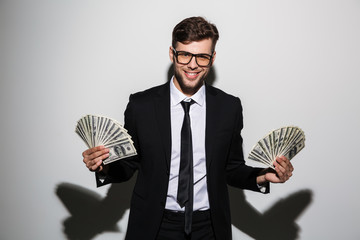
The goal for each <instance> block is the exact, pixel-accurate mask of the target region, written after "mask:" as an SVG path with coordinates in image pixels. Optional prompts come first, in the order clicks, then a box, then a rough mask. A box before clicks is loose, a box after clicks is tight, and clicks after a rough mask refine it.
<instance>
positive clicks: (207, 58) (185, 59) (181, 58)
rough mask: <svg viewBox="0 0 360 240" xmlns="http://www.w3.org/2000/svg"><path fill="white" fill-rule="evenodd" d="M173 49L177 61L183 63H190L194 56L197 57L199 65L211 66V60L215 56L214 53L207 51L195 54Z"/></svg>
mask: <svg viewBox="0 0 360 240" xmlns="http://www.w3.org/2000/svg"><path fill="white" fill-rule="evenodd" d="M173 51H174V56H175V58H176V61H177V62H178V63H180V64H183V65H186V64H189V63H190V62H191V60H192V58H193V57H195V61H196V64H197V65H198V66H199V67H209V66H210V65H211V62H212V61H211V60H212V58H213V54H211V55H209V54H205V53H200V54H193V53H189V52H185V51H176V50H175V49H173Z"/></svg>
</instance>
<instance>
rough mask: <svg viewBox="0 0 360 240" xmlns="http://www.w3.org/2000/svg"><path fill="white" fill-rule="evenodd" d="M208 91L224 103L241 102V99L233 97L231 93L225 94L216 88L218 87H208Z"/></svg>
mask: <svg viewBox="0 0 360 240" xmlns="http://www.w3.org/2000/svg"><path fill="white" fill-rule="evenodd" d="M206 87H207V89H208V92H209V93H210V94H213V95H215V96H216V97H217V98H218V99H222V100H224V101H227V102H234V103H235V102H241V101H240V98H239V97H236V96H234V95H231V94H229V93H226V92H224V91H223V90H221V89H219V88H216V87H213V86H209V85H206Z"/></svg>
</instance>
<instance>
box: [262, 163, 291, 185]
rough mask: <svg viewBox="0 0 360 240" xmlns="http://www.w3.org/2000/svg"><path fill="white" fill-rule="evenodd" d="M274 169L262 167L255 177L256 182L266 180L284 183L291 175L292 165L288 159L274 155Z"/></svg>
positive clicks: (264, 181)
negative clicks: (262, 169)
mask: <svg viewBox="0 0 360 240" xmlns="http://www.w3.org/2000/svg"><path fill="white" fill-rule="evenodd" d="M274 167H275V171H274V170H273V169H271V168H268V169H264V171H262V172H261V173H260V175H259V176H258V177H257V179H256V180H257V184H259V185H261V184H264V183H266V182H272V183H284V182H286V181H287V180H289V178H290V177H291V176H292V172H293V171H294V167H293V166H292V164H291V162H290V161H289V159H287V158H286V157H284V156H279V157H276V161H275V162H274Z"/></svg>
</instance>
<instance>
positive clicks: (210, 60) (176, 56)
mask: <svg viewBox="0 0 360 240" xmlns="http://www.w3.org/2000/svg"><path fill="white" fill-rule="evenodd" d="M172 50H173V52H174V56H175V59H176V62H177V63H179V64H181V65H187V64H189V63H190V62H191V60H192V59H193V57H195V62H196V64H197V65H198V66H199V67H210V66H211V64H212V59H213V56H214V52H213V53H212V54H211V55H210V54H206V53H198V54H193V53H191V52H186V51H176V49H175V48H172ZM179 53H186V54H189V55H191V58H190V60H189V62H187V63H181V62H179V61H178V56H179ZM197 56H206V57H209V58H210V59H209V64H207V65H201V64H199V63H198V60H197Z"/></svg>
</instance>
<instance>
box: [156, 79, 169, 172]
mask: <svg viewBox="0 0 360 240" xmlns="http://www.w3.org/2000/svg"><path fill="white" fill-rule="evenodd" d="M154 104H155V106H154V107H155V111H156V117H157V122H158V129H159V132H160V137H161V141H162V146H163V149H164V152H165V159H166V166H167V169H170V157H171V156H170V154H171V123H170V121H171V119H170V85H169V82H168V83H166V84H164V85H163V86H161V87H160V88H159V91H158V92H157V95H156V97H155V101H154Z"/></svg>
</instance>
